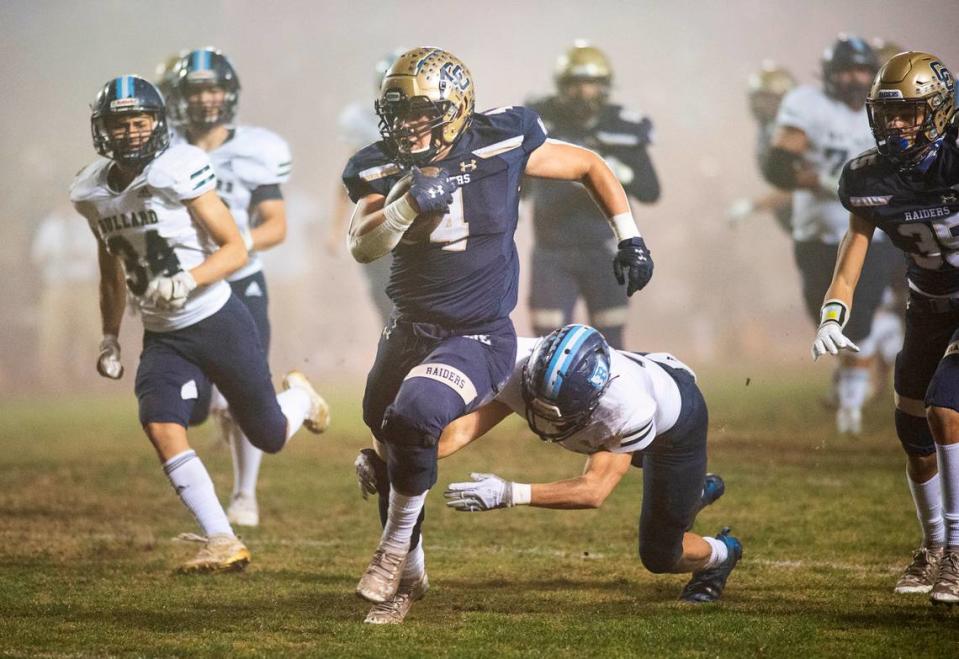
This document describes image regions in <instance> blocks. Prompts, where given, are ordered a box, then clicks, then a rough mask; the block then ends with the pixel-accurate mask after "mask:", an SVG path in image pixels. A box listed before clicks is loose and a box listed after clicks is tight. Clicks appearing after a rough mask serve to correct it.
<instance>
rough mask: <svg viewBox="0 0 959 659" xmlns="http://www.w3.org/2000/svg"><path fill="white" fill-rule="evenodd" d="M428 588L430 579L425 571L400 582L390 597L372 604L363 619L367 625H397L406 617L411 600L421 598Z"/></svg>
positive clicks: (411, 603)
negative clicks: (409, 579) (416, 576)
mask: <svg viewBox="0 0 959 659" xmlns="http://www.w3.org/2000/svg"><path fill="white" fill-rule="evenodd" d="M429 589H430V580H429V578H428V577H427V576H426V572H423V574H422V575H421V576H420V577H419V578H418V579H417V580H416V581H414V582H412V583H405V582H402V581H401V582H400V587H399V589H398V590H397V591H396V595H394V596H393V597H392V598H391V599H388V600H386V601H385V602H380V603H379V604H374V605H373V607H372V608H371V609H370V612H369V613H367V614H366V618H365V619H364V620H363V622H365V623H366V624H368V625H398V624H400V623H401V622H403V620H405V619H406V614H407V613H409V612H410V609H411V608H412V607H413V602H415V601H417V600H420V599H423V596H424V595H426V592H427V591H428V590H429Z"/></svg>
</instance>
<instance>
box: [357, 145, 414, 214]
mask: <svg viewBox="0 0 959 659" xmlns="http://www.w3.org/2000/svg"><path fill="white" fill-rule="evenodd" d="M401 171H402V168H401V167H400V166H399V165H397V164H396V163H395V162H393V160H392V159H391V158H390V156H389V155H387V154H386V152H385V151H384V150H383V143H382V142H374V143H373V144H370V145H369V146H367V147H364V148H362V149H360V150H359V151H358V152H356V153H355V154H353V157H352V158H350V159H349V160H348V161H347V163H346V167H345V168H344V169H343V174H342V179H343V184H344V185H345V186H346V191H347V192H348V193H349V195H350V199H352V200H353V203H356V202H357V201H359V200H360V199H362V198H363V197H365V196H366V195H369V194H381V195H383V196H386V193H387V192H389V188H390V186H389V185H388V182H387V179H388V177H391V176H395V175H396V174H399V173H400V172H401Z"/></svg>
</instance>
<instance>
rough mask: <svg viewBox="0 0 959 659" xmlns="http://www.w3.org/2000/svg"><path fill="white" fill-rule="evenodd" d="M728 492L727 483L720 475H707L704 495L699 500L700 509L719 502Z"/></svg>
mask: <svg viewBox="0 0 959 659" xmlns="http://www.w3.org/2000/svg"><path fill="white" fill-rule="evenodd" d="M725 492H726V483H725V481H723V477H722V476H720V475H719V474H706V480H705V482H704V483H703V494H702V497H701V498H700V500H699V509H700V510H702V509H703V508H705V507H706V506H711V505H713V504H714V503H716V502H717V501H718V500H719V497H721V496H723V494H724V493H725Z"/></svg>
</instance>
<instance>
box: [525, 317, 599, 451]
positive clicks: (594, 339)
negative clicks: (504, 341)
mask: <svg viewBox="0 0 959 659" xmlns="http://www.w3.org/2000/svg"><path fill="white" fill-rule="evenodd" d="M609 361H610V357H609V345H608V344H607V343H606V339H605V338H603V335H602V334H600V333H599V332H598V331H596V330H595V329H593V328H592V327H588V326H586V325H567V326H565V327H562V328H560V329H558V330H555V331H553V332H551V333H549V334H548V335H546V337H544V338H543V339H541V340H540V341H539V343H537V344H536V347H535V348H534V349H533V354H532V355H530V358H529V360H527V362H526V365H525V366H524V367H523V400H524V401H525V402H526V421H527V422H528V423H529V427H530V429H531V430H532V431H533V432H535V433H536V434H537V435H539V438H540V439H542V440H543V441H547V442H561V441H563V440H564V439H566V438H568V437H570V436H571V435H572V434H573V433H575V432H577V431H579V430H582V429H583V428H584V427H586V425H587V424H588V423H589V420H590V418H591V417H592V415H593V412H594V411H595V410H596V408H597V406H598V405H599V401H600V398H602V396H603V394H604V393H605V392H606V388H607V387H608V386H609V383H610V382H611V381H612V379H611V378H610V375H609Z"/></svg>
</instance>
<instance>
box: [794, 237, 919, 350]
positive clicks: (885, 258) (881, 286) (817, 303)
mask: <svg viewBox="0 0 959 659" xmlns="http://www.w3.org/2000/svg"><path fill="white" fill-rule="evenodd" d="M838 250H839V246H838V245H828V244H826V243H822V242H819V241H817V240H811V241H796V242H795V243H793V253H794V255H795V257H796V265H797V266H798V267H799V274H800V275H801V277H802V293H803V302H804V303H805V305H806V313H807V314H808V315H809V318H810V319H811V320H812V321H813V324H815V325H817V326H818V325H819V310H820V309H821V308H822V303H823V298H824V297H825V295H826V291H827V290H829V284H830V283H831V282H832V273H833V270H834V269H835V267H836V255H837V252H838ZM902 258H903V256H902V252H900V251H899V249H898V248H896V247H895V246H894V245H892V244H891V243H890V242H889V241H888V240H880V241H874V242H872V243H870V245H869V252H868V253H867V254H866V262H865V264H864V265H863V268H862V275H861V276H860V278H859V284H858V286H856V294H855V297H854V298H853V304H852V306H853V308H852V313H851V314H850V316H849V322H848V323H847V324H846V327H845V328H844V329H843V334H845V335H846V336H847V337H849V339H850V340H852V341H853V342H859V341H862V340H863V339H865V338H866V337H867V336H869V333H870V332H871V331H872V317H873V316H874V315H875V313H876V309H878V308H879V305H880V304H881V303H882V293H883V291H885V290H886V287H887V286H889V284H890V282H891V281H892V274H893V272H894V271H895V270H896V268H897V261H898V260H901V259H902Z"/></svg>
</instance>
